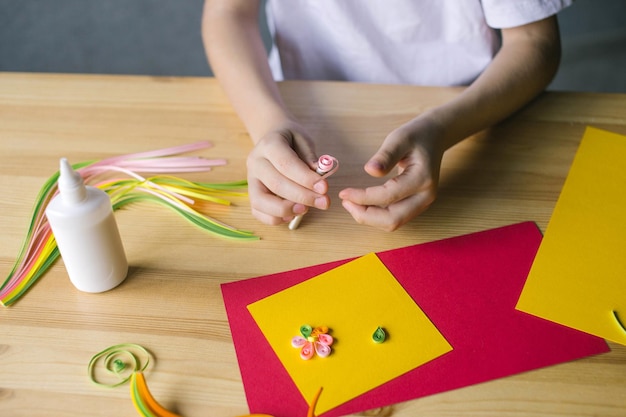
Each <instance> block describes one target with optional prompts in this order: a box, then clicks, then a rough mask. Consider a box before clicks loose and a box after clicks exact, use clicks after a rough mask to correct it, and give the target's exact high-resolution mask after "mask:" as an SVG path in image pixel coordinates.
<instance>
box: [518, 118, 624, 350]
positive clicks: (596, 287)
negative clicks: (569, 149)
mask: <svg viewBox="0 0 626 417" xmlns="http://www.w3.org/2000/svg"><path fill="white" fill-rule="evenodd" d="M517 309H518V310H521V311H525V312H527V313H530V314H533V315H536V316H539V317H542V318H545V319H548V320H551V321H554V322H557V323H560V324H563V325H565V326H569V327H572V328H575V329H578V330H581V331H584V332H587V333H590V334H593V335H596V336H599V337H602V338H605V339H608V340H612V341H614V342H617V343H622V344H626V332H625V331H624V330H623V328H622V327H621V326H620V324H619V322H618V320H616V318H615V316H614V313H613V311H616V313H617V315H618V317H621V318H622V322H623V319H625V318H626V136H621V135H617V134H615V133H610V132H607V131H603V130H599V129H595V128H587V130H586V131H585V134H584V136H583V138H582V141H581V143H580V147H579V149H578V152H577V153H576V156H575V158H574V162H573V163H572V166H571V168H570V172H569V174H568V176H567V179H566V181H565V185H564V186H563V189H562V191H561V195H560V196H559V200H558V202H557V204H556V207H555V209H554V212H553V214H552V217H551V219H550V222H549V224H548V227H547V229H546V233H545V236H544V238H543V240H542V243H541V246H540V248H539V251H538V253H537V256H536V258H535V261H534V263H533V265H532V268H531V271H530V273H529V276H528V279H527V281H526V284H525V286H524V290H523V291H522V295H521V297H520V299H519V301H518V303H517Z"/></svg>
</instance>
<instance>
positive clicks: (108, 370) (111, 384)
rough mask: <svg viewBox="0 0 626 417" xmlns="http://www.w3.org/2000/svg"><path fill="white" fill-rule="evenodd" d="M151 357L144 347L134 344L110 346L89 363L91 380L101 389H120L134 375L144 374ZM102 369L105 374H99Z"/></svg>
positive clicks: (88, 370) (88, 371) (88, 369)
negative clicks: (136, 373)
mask: <svg viewBox="0 0 626 417" xmlns="http://www.w3.org/2000/svg"><path fill="white" fill-rule="evenodd" d="M151 357H152V355H150V352H148V351H147V350H146V349H145V348H144V347H142V346H140V345H136V344H134V343H122V344H119V345H114V346H110V347H108V348H106V349H104V350H103V351H101V352H98V353H96V354H95V355H94V356H93V357H92V358H91V360H90V361H89V365H88V366H87V373H88V374H89V380H90V381H91V382H93V383H94V384H96V385H98V386H100V387H106V388H115V387H119V386H120V385H123V384H125V383H126V382H127V381H129V380H130V379H131V376H132V374H133V373H135V372H143V371H144V370H145V369H146V368H147V367H148V364H149V363H150V358H151ZM100 369H101V370H102V371H103V372H99V370H100ZM103 375H104V376H103Z"/></svg>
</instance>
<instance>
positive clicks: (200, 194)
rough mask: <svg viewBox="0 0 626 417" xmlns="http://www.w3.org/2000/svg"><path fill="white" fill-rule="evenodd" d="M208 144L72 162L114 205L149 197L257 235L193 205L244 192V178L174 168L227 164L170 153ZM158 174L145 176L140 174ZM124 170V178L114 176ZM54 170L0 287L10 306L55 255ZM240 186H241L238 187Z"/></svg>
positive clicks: (208, 222) (205, 224)
mask: <svg viewBox="0 0 626 417" xmlns="http://www.w3.org/2000/svg"><path fill="white" fill-rule="evenodd" d="M209 146H211V145H210V144H209V143H208V142H206V141H204V142H197V143H192V144H188V145H182V146H176V147H172V148H166V149H159V150H154V151H148V152H142V153H134V154H129V155H122V156H116V157H113V158H107V159H103V160H100V161H88V162H81V163H78V164H74V165H73V168H74V169H75V170H76V171H78V172H79V173H80V174H81V176H82V177H83V179H84V180H85V184H87V185H91V186H94V187H98V188H100V189H102V190H104V191H105V192H107V194H109V196H110V197H111V204H112V206H113V209H114V210H117V209H119V208H121V207H123V206H125V205H127V204H130V203H135V202H142V201H152V202H156V203H159V204H162V205H165V206H166V207H168V208H170V209H171V210H173V211H174V212H175V213H177V214H179V215H180V216H182V217H183V218H185V219H186V220H187V221H189V222H191V223H192V224H194V225H196V226H198V227H200V228H202V229H204V230H206V231H208V232H210V233H212V234H215V235H217V236H222V237H226V238H233V239H239V240H256V239H258V237H257V236H255V235H254V234H253V233H251V232H248V231H243V230H238V229H236V228H234V227H232V226H229V225H227V224H225V223H222V222H220V221H219V220H217V219H214V218H212V217H209V216H207V215H205V214H202V213H200V212H199V211H198V210H196V209H194V208H193V206H195V205H196V202H198V201H203V202H207V203H213V204H220V205H230V201H229V200H228V197H240V196H246V195H247V193H246V192H245V188H246V186H247V183H246V182H245V181H238V182H230V183H219V184H210V183H199V182H192V181H187V180H184V179H181V178H178V177H175V176H172V175H171V174H172V173H175V172H178V173H181V172H204V171H209V170H211V168H212V167H215V166H221V165H225V164H226V161H225V160H223V159H205V158H202V157H181V156H172V155H178V154H181V153H184V152H191V151H196V150H200V149H204V148H207V147H209ZM146 172H149V173H157V174H156V175H154V176H151V177H148V178H144V177H143V176H141V175H140V173H146ZM118 174H123V175H124V176H125V177H113V178H112V176H113V175H118ZM58 177H59V173H58V172H57V173H55V174H54V175H53V176H52V177H50V178H49V179H48V180H47V181H46V182H45V183H44V185H43V186H42V188H41V190H40V191H39V194H38V195H37V198H36V200H35V205H34V208H33V214H32V217H31V221H30V225H29V228H28V233H27V235H26V238H25V240H24V243H23V244H22V248H21V249H20V253H19V255H18V257H17V260H16V262H15V264H14V266H13V269H12V270H11V272H10V273H9V275H8V277H7V278H6V280H5V281H4V283H3V284H2V286H0V303H2V304H3V305H4V306H9V305H11V304H13V303H14V302H15V301H17V300H18V299H19V298H20V297H21V296H22V295H24V293H25V292H26V291H27V290H28V289H29V288H30V287H31V286H32V285H33V284H34V283H35V282H36V281H37V280H38V279H39V278H40V277H41V276H42V275H43V274H44V273H45V272H46V271H47V270H48V268H49V267H50V266H51V265H52V263H54V261H55V260H56V259H57V258H58V257H59V251H58V248H57V246H56V242H55V240H54V236H53V234H52V231H51V230H50V226H49V224H48V221H47V219H46V217H45V209H46V206H47V205H48V203H49V202H50V200H51V199H52V198H53V197H54V196H55V195H56V193H57V179H58ZM240 190H244V191H240Z"/></svg>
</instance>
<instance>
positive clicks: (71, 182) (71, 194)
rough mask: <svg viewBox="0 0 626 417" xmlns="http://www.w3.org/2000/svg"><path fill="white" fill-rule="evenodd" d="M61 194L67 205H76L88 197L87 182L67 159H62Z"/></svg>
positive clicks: (60, 173)
mask: <svg viewBox="0 0 626 417" xmlns="http://www.w3.org/2000/svg"><path fill="white" fill-rule="evenodd" d="M59 168H60V169H59V182H58V185H59V193H60V194H61V197H62V198H63V202H65V203H66V204H76V203H79V202H81V201H83V200H84V199H85V198H86V197H87V190H86V189H85V182H84V181H83V178H82V177H81V176H80V174H79V173H78V172H76V171H74V169H73V168H72V166H71V165H70V163H69V162H68V161H67V158H61V161H60V167H59Z"/></svg>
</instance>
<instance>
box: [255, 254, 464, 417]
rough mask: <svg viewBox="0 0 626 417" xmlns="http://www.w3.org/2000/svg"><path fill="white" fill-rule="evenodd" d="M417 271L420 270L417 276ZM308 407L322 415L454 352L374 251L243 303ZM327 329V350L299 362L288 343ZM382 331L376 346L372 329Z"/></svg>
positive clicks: (296, 352) (295, 352)
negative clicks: (304, 332) (306, 331)
mask: <svg viewBox="0 0 626 417" xmlns="http://www.w3.org/2000/svg"><path fill="white" fill-rule="evenodd" d="M416 273H419V271H416ZM248 310H249V311H250V313H251V314H252V316H253V317H254V320H255V321H256V323H257V325H258V326H259V328H260V329H261V331H262V332H263V334H264V335H265V337H266V338H267V340H268V342H269V343H270V345H271V346H272V348H273V350H274V352H275V353H276V355H277V356H278V358H279V359H280V361H281V363H282V364H283V366H284V367H285V369H286V370H287V372H288V373H289V375H290V376H291V378H292V380H293V381H294V383H295V385H296V386H297V387H298V389H299V390H300V393H301V394H302V396H303V397H304V398H305V400H306V401H307V403H308V404H310V403H311V402H312V400H313V398H314V396H315V394H316V392H317V391H318V389H319V388H320V387H323V392H322V395H321V396H320V398H319V401H318V403H317V407H316V412H317V413H318V414H322V413H324V412H326V411H328V410H330V409H332V408H335V407H337V406H339V405H341V404H343V403H344V402H346V401H349V400H351V399H353V398H355V397H357V396H358V395H360V394H363V393H365V392H367V391H369V390H371V389H373V388H376V387H377V386H379V385H382V384H383V383H385V382H388V381H390V380H392V379H394V378H396V377H398V376H400V375H402V374H404V373H406V372H408V371H410V370H412V369H414V368H416V367H418V366H420V365H423V364H424V363H426V362H429V361H431V360H433V359H435V358H437V357H439V356H441V355H443V354H444V353H446V352H449V351H451V350H452V347H451V346H450V344H449V343H448V342H447V341H446V340H445V338H444V337H443V335H441V333H439V331H438V330H437V328H436V327H435V326H434V325H433V323H432V322H431V321H430V320H429V319H428V317H427V316H426V315H425V314H424V312H423V311H422V310H421V309H420V308H419V306H418V305H417V304H416V303H415V301H413V299H412V298H411V296H410V295H409V294H408V293H407V292H406V291H405V290H404V288H403V287H402V286H401V285H400V284H399V283H398V281H397V280H396V279H395V278H394V277H393V275H392V274H391V273H390V272H389V270H388V269H387V268H386V267H385V265H384V264H383V263H382V262H381V261H380V259H379V258H378V256H376V254H374V253H371V254H369V255H366V256H363V257H361V258H358V259H356V260H354V261H351V262H348V263H346V264H344V265H341V266H339V267H337V268H335V269H332V270H330V271H328V272H326V273H323V274H321V275H318V276H317V277H314V278H311V279H309V280H307V281H304V282H302V283H300V284H297V285H295V286H293V287H291V288H288V289H286V290H284V291H281V292H279V293H276V294H274V295H272V296H269V297H267V298H264V299H262V300H259V301H257V302H255V303H253V304H250V305H249V306H248ZM304 324H309V325H311V326H313V327H316V326H327V327H328V328H329V329H330V331H329V334H330V335H331V336H333V337H334V338H335V341H334V343H333V345H332V353H331V355H330V356H328V357H326V358H321V357H319V356H314V357H313V358H312V359H310V360H308V361H305V360H303V359H301V358H300V352H299V349H297V348H293V347H292V346H291V339H292V337H294V336H298V335H300V332H299V330H300V327H301V326H302V325H304ZM379 326H380V327H382V328H384V330H385V331H386V333H387V340H386V341H385V342H384V343H380V344H377V343H374V341H373V340H372V335H373V333H374V332H375V330H376V328H377V327H379Z"/></svg>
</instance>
